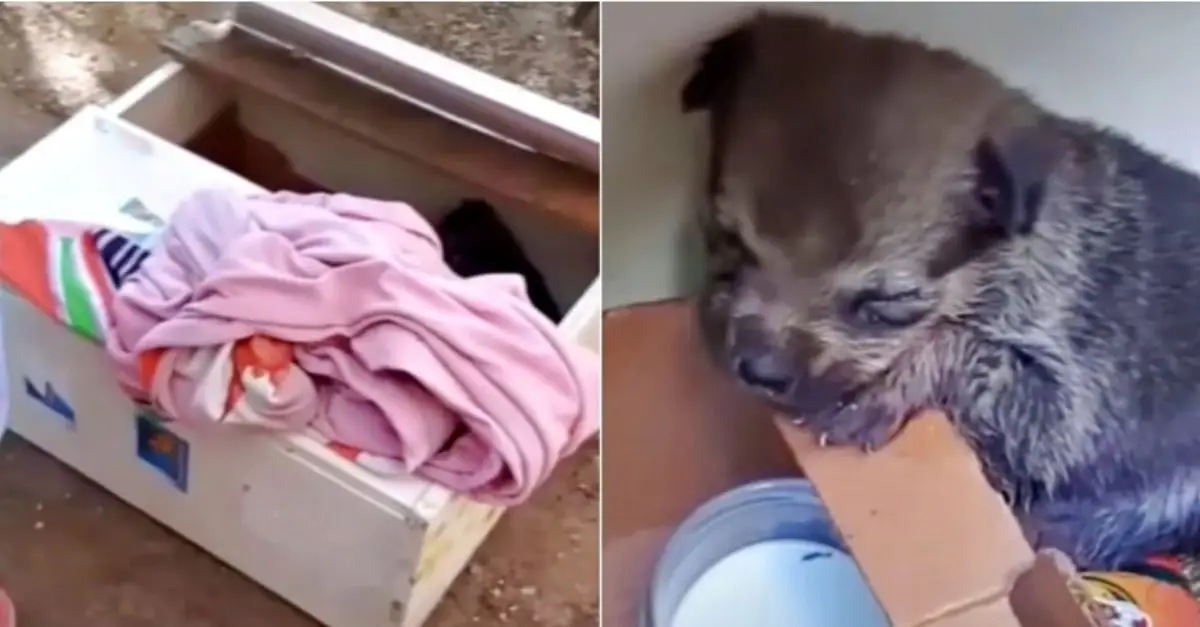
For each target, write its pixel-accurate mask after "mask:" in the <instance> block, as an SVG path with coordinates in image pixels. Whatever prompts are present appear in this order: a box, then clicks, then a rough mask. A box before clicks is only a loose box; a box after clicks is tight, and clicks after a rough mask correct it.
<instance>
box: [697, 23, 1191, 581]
mask: <svg viewBox="0 0 1200 627" xmlns="http://www.w3.org/2000/svg"><path fill="white" fill-rule="evenodd" d="M681 99H682V107H683V109H684V110H685V111H688V112H691V111H704V112H707V114H708V115H709V121H710V131H711V135H712V142H711V144H712V152H711V155H710V158H709V164H710V168H709V176H708V185H709V187H708V192H709V197H710V200H711V202H710V203H709V206H708V207H707V208H706V209H705V211H704V212H703V215H702V228H703V230H704V232H705V237H706V242H707V246H708V262H709V268H708V281H707V284H706V286H705V289H704V291H703V294H702V295H701V298H700V311H699V315H700V317H701V322H702V328H703V332H704V334H705V337H706V339H707V343H708V344H709V345H710V348H711V349H712V353H713V355H714V356H715V358H716V359H717V360H718V362H719V363H720V364H721V365H722V366H723V367H725V368H727V369H728V370H729V371H730V373H731V374H733V375H734V376H736V377H737V378H739V379H740V380H741V381H743V382H744V383H745V384H746V385H748V386H750V387H752V388H754V389H755V390H756V391H758V392H759V393H761V394H762V395H763V396H765V397H766V398H769V399H771V400H772V401H773V402H775V403H776V404H778V405H779V406H780V407H782V408H784V409H785V410H786V411H789V412H790V413H791V414H792V415H794V416H796V417H797V419H798V420H802V421H803V422H804V423H805V424H806V425H808V427H809V428H812V429H815V430H816V431H817V432H819V433H820V434H821V437H822V439H823V440H824V441H826V442H828V443H830V444H842V445H858V446H863V447H866V448H874V447H878V446H881V445H882V444H884V443H885V442H886V441H887V440H888V439H889V438H890V437H891V436H892V435H894V434H895V433H896V431H897V430H898V429H899V428H900V427H901V426H902V425H903V423H904V422H905V421H906V420H907V419H908V418H910V417H911V416H913V415H914V413H915V412H917V411H918V410H920V409H923V408H930V407H936V408H942V409H944V410H946V411H947V412H948V413H949V414H950V416H951V417H952V419H953V420H954V421H955V423H956V425H957V426H958V428H959V430H960V431H961V433H962V434H963V436H964V437H965V438H966V439H967V440H968V442H970V444H971V445H972V446H973V447H974V449H975V450H976V452H977V453H978V455H979V457H980V460H981V463H982V464H983V467H984V470H985V472H986V473H987V475H988V477H989V479H990V480H991V481H992V484H993V485H994V486H995V487H996V489H997V490H999V491H1000V492H1001V493H1003V494H1004V495H1005V496H1006V497H1007V498H1008V499H1010V501H1011V502H1012V504H1013V506H1014V508H1015V509H1016V511H1017V513H1018V515H1019V516H1020V517H1021V518H1022V520H1023V522H1024V523H1025V524H1026V525H1027V527H1028V528H1029V529H1030V531H1031V533H1032V534H1033V535H1034V536H1035V537H1036V538H1037V539H1038V542H1039V544H1041V545H1045V546H1053V547H1056V548H1059V549H1062V550H1063V551H1065V552H1067V553H1068V554H1069V555H1070V556H1071V557H1072V558H1073V559H1074V560H1075V561H1076V563H1077V564H1078V565H1080V566H1081V567H1084V568H1108V567H1115V566H1120V565H1121V564H1124V563H1126V562H1129V561H1133V560H1137V559H1139V558H1142V557H1144V556H1146V555H1147V554H1150V553H1155V552H1180V551H1195V550H1196V549H1200V180H1198V179H1197V177H1196V176H1194V175H1193V174H1191V173H1189V172H1186V171H1184V170H1183V169H1181V168H1179V167H1176V166H1174V165H1172V164H1170V163H1168V162H1167V161H1166V160H1165V159H1163V158H1161V157H1158V156H1156V155H1153V154H1151V153H1149V152H1148V151H1147V150H1145V149H1143V148H1141V147H1139V146H1138V145H1136V144H1135V143H1134V142H1133V141H1131V140H1130V139H1128V138H1125V137H1122V136H1120V135H1119V134H1117V133H1115V132H1113V131H1111V130H1107V129H1103V128H1100V127H1098V126H1096V125H1095V124H1092V123H1090V122H1087V121H1080V120H1070V119H1066V118H1063V117H1061V116H1058V115H1055V114H1053V113H1051V112H1049V111H1046V110H1045V109H1043V108H1042V107H1040V106H1039V105H1038V104H1037V103H1036V102H1034V101H1033V100H1032V99H1031V98H1030V97H1029V96H1028V95H1026V94H1024V93H1022V92H1020V91H1017V90H1015V89H1012V88H1010V87H1009V86H1007V85H1005V84H1004V83H1003V82H1002V81H1001V80H999V79H998V78H997V77H996V76H994V75H993V74H992V73H990V72H989V71H988V70H986V69H984V68H982V67H980V66H978V65H976V64H974V63H972V62H970V61H968V60H966V59H965V58H963V57H961V56H959V55H958V54H956V53H954V52H951V51H947V50H938V49H934V48H931V47H929V46H926V45H923V44H922V43H919V42H916V41H912V40H906V39H903V38H900V37H895V36H889V35H866V34H860V33H856V32H854V31H851V30H847V29H845V28H841V27H838V26H835V25H832V24H830V23H828V22H825V21H822V20H819V19H816V18H811V17H802V16H784V15H771V14H763V15H760V16H758V17H756V18H754V19H753V20H751V21H750V22H749V23H747V24H745V25H743V26H742V27H740V28H738V29H736V30H735V31H733V32H732V33H730V34H728V35H726V36H724V37H722V38H720V39H718V40H717V41H715V42H713V43H712V44H711V46H710V47H709V48H708V50H707V52H706V53H705V54H704V56H703V57H702V59H701V60H700V63H699V67H698V69H697V71H696V72H695V74H694V75H693V76H692V77H691V79H690V81H689V82H688V83H687V84H686V86H685V87H684V88H683V90H682V94H681Z"/></svg>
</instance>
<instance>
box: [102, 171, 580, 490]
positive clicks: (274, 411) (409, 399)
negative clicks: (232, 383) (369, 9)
mask: <svg viewBox="0 0 1200 627" xmlns="http://www.w3.org/2000/svg"><path fill="white" fill-rule="evenodd" d="M112 320H113V321H114V322H113V323H112V328H110V329H109V332H108V334H107V338H106V340H107V348H108V352H109V354H110V356H111V357H112V358H113V360H114V361H115V362H116V364H117V367H118V375H119V377H120V379H121V382H122V384H123V385H125V386H126V387H127V388H129V389H130V390H132V391H134V392H135V393H140V394H141V395H143V396H144V397H145V399H144V400H147V401H149V402H150V403H152V404H153V405H155V406H156V407H158V408H160V409H161V410H163V411H164V413H165V414H167V415H168V416H170V417H172V418H175V419H179V420H200V421H214V420H222V419H223V418H222V417H221V412H216V413H214V412H213V411H212V405H213V404H214V403H213V399H212V398H211V397H212V396H213V395H214V394H219V395H220V396H221V399H220V401H221V402H222V403H223V404H224V405H223V407H224V409H223V410H222V411H229V412H230V413H237V412H238V411H241V412H243V413H246V412H249V413H251V414H254V415H255V416H259V417H260V418H258V419H257V420H260V421H262V418H261V416H266V419H265V421H266V422H272V421H274V422H276V425H277V426H280V427H284V428H303V427H304V426H306V425H311V426H313V427H315V428H316V429H317V430H318V431H319V432H320V433H321V434H322V435H324V436H325V437H327V438H329V439H330V440H333V441H334V442H336V443H340V444H342V445H345V446H349V447H354V448H356V449H359V450H361V451H365V452H366V453H368V454H370V455H372V456H373V457H374V458H376V459H385V460H395V461H396V462H397V466H398V467H400V468H402V469H404V470H407V471H409V472H412V473H413V474H415V475H418V476H421V477H425V478H427V479H430V480H432V481H435V482H438V483H441V484H444V485H446V486H448V487H450V488H451V489H454V490H457V491H460V492H465V493H468V494H470V495H471V496H473V497H475V498H478V499H481V500H485V501H489V502H494V503H500V504H511V503H516V502H520V501H522V500H524V499H526V498H527V497H528V496H529V495H530V493H531V492H532V491H533V490H534V489H535V488H536V487H537V486H538V485H540V484H541V483H542V482H543V481H544V480H545V479H546V478H547V477H548V475H549V473H550V472H551V470H552V469H553V467H554V465H555V464H556V462H558V461H559V460H560V459H561V458H562V457H564V456H566V455H568V454H570V453H572V452H574V450H575V449H576V448H577V447H578V446H579V445H580V444H581V443H582V442H583V441H584V440H586V439H587V438H588V437H590V436H591V435H593V434H594V433H595V432H596V430H597V428H598V409H599V407H598V405H599V399H598V383H599V371H598V366H597V363H596V361H597V360H596V358H595V356H594V355H593V354H591V353H590V352H588V351H586V350H584V349H583V348H581V347H578V346H577V345H575V344H574V343H573V342H571V341H569V340H567V339H566V338H563V337H562V336H561V334H560V332H559V330H558V329H557V328H556V327H555V325H554V324H553V323H552V322H551V321H550V320H548V319H546V318H545V317H544V316H542V315H541V314H540V313H539V312H538V311H537V310H535V309H534V308H533V306H532V305H531V304H530V303H529V301H528V299H527V297H526V296H525V293H524V289H523V283H522V279H521V278H520V277H519V276H515V275H490V276H480V277H474V278H467V279H464V278H461V277H459V276H457V275H456V274H454V273H453V272H452V271H451V270H450V269H449V268H448V267H447V266H446V265H445V264H444V263H443V262H442V254H441V244H440V242H439V240H438V237H437V235H436V233H435V232H434V231H433V229H432V228H431V227H430V226H429V224H428V223H427V222H426V221H425V220H424V219H423V218H422V217H421V216H420V215H419V214H418V213H417V212H416V211H414V210H413V209H412V208H411V207H409V206H407V205H404V204H401V203H386V202H381V201H374V200H367V199H363V198H355V197H351V196H345V195H323V194H318V195H305V196H302V195H297V194H290V193H277V194H271V195H264V196H260V197H253V198H243V197H240V196H233V195H228V194H224V193H220V192H202V193H198V194H196V195H195V196H194V197H192V198H191V199H190V200H188V201H186V202H185V203H184V204H183V205H182V206H181V207H180V208H179V209H178V210H177V211H176V212H175V214H174V216H173V218H172V220H171V222H170V224H169V225H168V226H167V227H166V229H165V231H164V232H163V233H162V235H161V239H160V240H159V242H158V244H157V245H156V247H155V248H154V251H153V253H152V254H151V255H150V256H149V258H148V259H146V261H145V262H144V264H143V265H142V267H141V270H140V271H139V272H137V273H136V274H135V275H134V276H133V277H132V278H130V279H129V280H128V282H126V283H125V284H124V285H123V286H121V288H120V291H119V292H118V293H117V297H116V300H115V302H114V304H113V312H112ZM260 339H262V340H263V341H259V340H260ZM251 340H254V341H253V342H251ZM251 344H253V346H262V347H264V348H265V350H266V351H267V353H268V354H269V355H271V356H274V357H278V356H280V355H283V358H284V359H287V358H290V361H288V364H287V365H288V368H290V370H291V371H290V372H287V373H285V374H284V375H281V378H283V379H287V378H288V377H289V376H290V377H291V382H290V383H288V384H284V385H279V386H276V387H264V385H269V384H270V383H271V381H266V383H263V382H262V381H259V380H258V379H257V378H255V376H253V374H252V373H249V372H248V371H247V372H246V373H242V374H238V373H232V375H231V374H230V372H228V367H227V366H226V365H224V364H227V363H235V362H236V359H226V358H227V357H229V356H231V355H232V356H233V357H234V358H236V357H237V355H242V354H248V353H253V352H254V351H255V350H256V349H255V348H252V347H251V348H248V346H250V345H251ZM278 346H284V347H285V349H279V348H278ZM239 351H241V352H239ZM147 355H154V358H153V359H148V358H147ZM218 358H220V359H218ZM218 366H219V367H218ZM147 368H150V370H151V372H147V371H146V370H147ZM214 373H217V374H221V373H224V375H225V376H224V378H225V379H230V378H231V377H232V379H233V380H236V381H238V382H239V383H238V386H239V391H238V394H239V396H238V398H232V397H230V398H225V391H224V388H223V387H220V386H219V385H218V384H217V383H214V381H217V382H218V383H221V384H223V383H224V381H218V379H216V378H214ZM276 383H278V381H276ZM219 387H220V391H219V392H216V390H218V388H219ZM206 390H207V391H206ZM264 390H265V391H264ZM243 394H245V395H246V400H243V399H242V398H241V395H243ZM283 397H286V398H283ZM252 399H258V400H257V401H255V403H257V405H255V403H251V402H250V400H252ZM218 404H220V403H218ZM235 405H241V406H250V409H249V410H247V409H246V408H245V407H242V409H237V411H234V410H232V409H231V408H235ZM268 405H269V407H267V406H268ZM235 409H236V408H235ZM251 410H253V411H251ZM244 422H248V423H254V422H255V420H246V421H244ZM385 466H386V465H385Z"/></svg>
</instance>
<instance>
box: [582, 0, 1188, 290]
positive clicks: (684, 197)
mask: <svg viewBox="0 0 1200 627" xmlns="http://www.w3.org/2000/svg"><path fill="white" fill-rule="evenodd" d="M772 5H773V6H774V7H776V8H780V7H788V8H792V9H797V10H805V11H814V12H818V13H821V14H824V15H826V16H829V17H831V18H834V19H837V20H842V21H844V22H846V23H848V24H850V25H853V26H857V27H860V28H866V29H881V30H882V29H890V30H896V31H900V32H903V33H906V34H909V35H915V36H918V37H921V38H922V39H925V40H926V41H928V42H930V43H933V44H937V45H943V46H951V47H955V48H958V49H959V50H960V51H962V52H964V53H966V54H967V55H968V56H970V57H972V58H974V59H975V60H976V61H979V62H981V63H983V64H985V65H987V66H989V67H991V68H992V69H993V70H995V71H996V72H998V73H999V74H1000V75H1001V76H1003V77H1004V78H1006V79H1007V80H1008V81H1009V82H1010V83H1012V84H1014V85H1016V86H1018V87H1022V88H1024V89H1027V90H1029V91H1030V92H1031V93H1033V94H1034V95H1035V96H1036V97H1037V98H1038V99H1039V100H1040V101H1041V102H1042V103H1043V104H1044V105H1046V106H1048V107H1049V108H1051V109H1053V110H1056V111H1058V112H1060V113H1064V114H1067V115H1071V116H1082V117H1089V118H1092V119H1095V120H1098V121H1100V122H1103V123H1106V124H1108V125H1111V126H1114V127H1116V128H1119V129H1121V130H1124V131H1126V132H1129V133H1131V134H1133V135H1134V136H1135V137H1137V138H1138V139H1140V140H1141V141H1142V142H1143V143H1145V144H1147V145H1148V146H1149V147H1151V148H1152V149H1155V150H1157V151H1160V152H1162V153H1165V154H1167V155H1168V156H1170V157H1173V158H1175V159H1177V160H1180V161H1181V162H1183V163H1184V164H1185V165H1188V166H1189V167H1191V168H1192V169H1194V170H1197V171H1200V4H1194V3H1170V4H1166V3H1121V4H1112V3H1055V4H1041V3H1036V4H1035V3H1004V4H1001V3H996V4H990V3H989V4H976V3H922V4H910V3H902V2H896V3H826V4H807V3H786V4H784V3H772ZM753 10H755V5H753V4H731V3H716V2H714V3H702V4H701V3H644V4H643V3H624V2H621V3H605V4H604V5H603V12H604V13H603V41H602V46H603V48H602V49H603V70H602V71H603V92H602V95H603V108H602V117H603V168H604V170H603V185H604V188H603V193H604V197H603V201H604V208H603V210H604V232H603V237H604V242H603V251H604V252H603V273H604V275H603V276H604V302H605V306H606V307H613V306H620V305H623V304H628V303H632V302H639V301H646V300H656V299H660V298H665V297H669V296H675V295H679V294H682V293H686V292H688V291H690V289H691V288H692V287H694V283H695V279H696V275H697V272H696V270H697V269H698V268H697V261H696V251H697V246H696V243H695V240H694V233H692V232H691V231H690V229H691V224H692V222H691V220H692V218H691V212H692V207H693V206H694V204H693V203H694V202H695V200H694V199H695V198H696V195H697V188H698V184H699V180H700V177H699V175H700V172H701V166H702V164H703V156H704V155H703V142H704V133H703V120H701V119H697V118H699V117H700V116H692V119H685V118H684V117H683V116H682V115H681V114H680V113H679V108H678V90H679V88H680V87H681V86H682V84H683V82H684V81H685V80H686V78H687V75H688V72H689V71H690V70H691V69H692V67H693V62H694V60H695V56H696V54H697V52H698V50H699V47H700V46H701V45H702V44H703V43H704V42H706V41H707V40H708V39H710V38H711V37H713V36H714V35H716V34H718V33H720V32H722V31H724V30H725V29H726V28H728V26H729V25H731V24H733V23H735V22H737V21H738V18H739V16H742V15H745V14H747V13H749V12H751V11H753ZM796 62H797V63H804V62H805V60H804V59H797V60H796ZM812 62H813V63H820V60H819V59H814V60H812Z"/></svg>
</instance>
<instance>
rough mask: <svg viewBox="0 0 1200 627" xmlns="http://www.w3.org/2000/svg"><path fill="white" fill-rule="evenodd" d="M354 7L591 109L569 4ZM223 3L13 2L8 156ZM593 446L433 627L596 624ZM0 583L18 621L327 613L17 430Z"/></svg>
mask: <svg viewBox="0 0 1200 627" xmlns="http://www.w3.org/2000/svg"><path fill="white" fill-rule="evenodd" d="M356 5H359V3H352V4H351V5H348V6H346V7H345V8H344V10H346V11H347V12H350V13H352V14H355V15H357V16H361V17H364V18H365V19H369V20H372V21H376V22H378V23H380V24H382V25H383V26H384V27H387V28H389V29H390V30H395V31H398V32H401V33H402V34H404V35H405V36H407V37H410V38H412V39H414V40H417V41H419V42H420V43H422V44H424V45H427V46H431V47H434V48H438V49H440V50H442V51H443V52H445V53H447V54H449V55H450V56H453V57H455V58H458V59H460V60H462V61H465V62H468V63H472V64H475V65H477V66H479V67H481V68H482V69H485V70H488V71H492V72H495V73H497V74H499V75H501V76H504V77H505V78H509V79H511V80H516V81H518V82H522V83H524V84H526V85H527V86H529V87H530V88H532V89H535V90H539V91H542V92H543V93H546V94H547V95H550V96H551V97H554V98H556V99H558V100H560V101H562V102H566V103H568V104H571V105H573V106H577V107H579V108H582V109H585V110H589V111H593V112H594V111H595V110H596V102H597V99H596V71H597V68H598V65H597V62H596V54H595V50H594V47H590V46H589V45H588V44H586V43H581V42H580V41H578V39H577V38H575V37H574V36H573V35H571V34H569V33H566V32H565V31H564V24H565V19H566V15H567V14H568V13H569V7H567V6H565V5H558V6H551V5H545V4H536V3H522V4H516V3H512V4H506V5H504V6H496V5H487V4H486V3H469V4H458V5H440V8H439V6H434V5H423V6H422V5H419V4H417V3H404V4H403V6H402V5H401V3H393V4H391V6H382V5H372V6H371V7H365V6H356ZM215 10H218V7H215V6H204V5H197V4H171V3H156V4H137V5H134V4H88V5H74V4H57V5H35V4H24V3H3V4H0V162H2V161H6V160H7V159H9V158H11V157H12V156H14V155H15V154H16V153H18V152H19V151H20V150H22V149H23V148H24V147H26V146H28V145H29V144H30V143H32V142H33V141H35V140H36V139H37V138H38V137H40V136H41V135H42V134H44V133H45V132H47V131H48V130H50V129H51V128H53V126H54V125H55V124H57V123H58V121H59V120H61V119H62V117H63V116H66V115H69V114H70V113H72V112H73V111H75V110H77V109H78V108H79V107H80V106H82V105H84V104H87V103H103V102H106V101H107V100H109V99H111V98H112V97H113V96H115V95H116V94H119V93H120V92H121V91H122V90H124V89H126V88H127V87H129V86H130V85H132V84H133V83H134V82H135V81H136V80H137V79H138V78H140V77H141V76H142V75H144V74H145V73H146V72H148V71H150V70H151V69H153V68H154V67H155V66H156V65H157V64H158V63H159V62H160V61H161V57H160V56H159V54H158V53H157V50H156V48H155V44H154V42H155V39H156V38H157V36H158V35H159V34H161V33H162V32H163V31H164V30H165V29H167V28H169V27H171V26H173V25H175V24H178V23H181V22H182V21H184V20H186V19H188V17H189V16H195V15H199V14H208V13H212V12H214V11H215ZM598 455H599V454H598V447H597V446H596V445H594V444H593V445H591V446H588V447H585V449H584V450H583V451H581V452H580V453H579V454H577V455H576V456H575V457H573V458H572V459H571V460H568V461H567V462H566V463H564V464H563V465H562V467H561V468H560V469H559V470H558V472H557V473H556V475H555V477H554V478H553V479H552V481H551V482H550V483H549V484H548V485H546V486H545V487H544V488H543V489H542V490H541V491H540V493H539V494H538V495H537V496H536V497H535V498H534V500H533V501H532V502H530V503H528V504H526V505H523V506H521V507H517V508H514V509H513V510H511V511H510V512H509V513H508V514H507V515H506V516H505V518H504V519H503V520H502V522H501V523H500V525H499V526H498V528H497V530H496V532H495V534H494V535H493V536H492V537H491V538H490V539H489V540H488V542H487V543H486V544H485V546H484V547H483V548H482V550H481V551H480V553H479V554H478V555H477V556H476V558H475V560H474V561H473V562H472V564H471V565H470V566H469V568H468V569H467V571H466V572H465V573H464V574H463V576H462V577H461V578H460V579H459V580H458V581H457V582H456V583H455V585H454V587H453V588H452V590H451V592H450V594H449V596H448V597H447V599H446V600H445V602H443V604H442V606H441V607H440V608H439V609H438V610H437V612H436V613H435V615H434V617H433V619H432V620H431V621H430V623H428V624H429V625H431V626H432V627H463V626H465V625H470V624H483V625H497V624H513V625H547V626H551V627H583V626H588V625H597V624H598V619H597V614H598V607H597V602H596V599H597V596H598V578H597V571H598V567H599V563H598V546H597V545H598V532H597V516H598V483H599V474H598V470H597V468H598ZM0 586H3V587H5V588H7V589H8V590H10V591H11V593H12V595H13V596H14V597H15V599H16V600H17V604H18V610H19V613H20V615H21V616H20V623H21V625H22V627H75V626H77V625H82V624H88V625H95V626H97V627H107V626H111V627H118V626H120V627H151V626H154V627H161V626H164V625H166V626H170V627H192V626H195V627H200V626H212V627H216V626H226V625H246V624H268V625H273V626H274V627H301V626H305V627H307V626H310V625H314V624H315V623H314V622H313V621H312V620H311V619H309V618H307V617H305V616H303V615H301V614H300V613H299V612H298V611H297V610H295V609H294V608H292V607H291V606H289V605H287V604H285V603H283V602H282V601H280V600H278V599H277V598H276V597H274V596H273V595H271V594H270V593H267V592H265V591H264V590H262V589H260V588H258V587H257V586H256V585H255V584H253V583H252V582H250V581H249V580H247V579H246V578H244V577H242V576H241V575H240V574H238V573H236V572H234V571H232V570H231V569H229V568H227V567H225V566H224V565H223V564H221V563H219V562H217V561H215V560H214V559H212V558H210V557H209V556H208V555H207V554H205V553H203V552H202V551H200V550H199V549H197V548H196V547H194V546H192V545H191V544H189V543H187V542H185V541H183V540H181V539H180V538H179V537H177V536H175V535H174V534H173V533H171V532H170V531H168V530H166V529H164V528H162V527H160V526H159V525H157V524H156V523H155V522H154V521H152V520H151V519H149V518H147V517H146V516H144V515H142V514H141V513H140V512H138V511H137V510H134V509H132V508H130V507H129V506H127V505H125V504H124V503H122V502H121V501H119V500H117V499H116V498H115V497H113V496H112V495H110V494H108V493H107V492H105V491H104V490H102V489H100V488H98V487H97V486H95V485H94V484H92V483H90V482H89V481H87V480H86V479H84V478H82V477H80V476H79V475H77V474H76V473H74V472H73V471H71V470H69V469H67V468H66V467H64V466H62V465H61V464H59V463H58V462H56V461H54V460H53V459H51V458H49V457H47V456H46V455H44V454H42V453H41V452H39V451H37V450H36V449H34V448H33V447H31V446H30V445H28V444H26V443H24V442H23V441H21V440H20V439H19V438H17V437H15V436H12V435H11V434H10V435H9V436H7V437H5V438H4V440H3V443H2V444H0Z"/></svg>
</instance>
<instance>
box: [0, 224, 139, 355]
mask: <svg viewBox="0 0 1200 627" xmlns="http://www.w3.org/2000/svg"><path fill="white" fill-rule="evenodd" d="M148 256H149V251H148V250H146V248H145V246H144V245H143V240H142V238H140V237H138V236H133V235H127V234H124V233H118V232H116V231H111V230H109V229H103V228H95V229H89V228H80V227H78V226H76V225H67V224H58V223H51V222H43V221H39V220H26V221H23V222H18V223H16V224H0V281H2V282H3V284H4V286H5V287H6V288H7V289H8V290H9V291H10V292H13V293H14V294H15V295H16V296H19V297H21V298H22V299H24V300H25V301H27V302H29V303H30V304H32V305H33V306H34V307H36V308H37V309H39V310H40V311H41V312H42V313H44V314H46V315H47V316H50V317H51V318H53V319H54V320H57V321H59V322H61V323H63V324H65V325H66V326H67V327H68V328H70V329H71V330H73V331H75V332H76V333H79V334H80V335H82V336H84V337H86V338H88V339H91V340H94V341H103V339H104V330H105V329H106V328H107V326H108V322H109V313H108V312H109V310H110V308H111V306H112V298H113V294H114V293H115V292H116V290H117V288H119V287H120V286H121V284H122V283H124V282H125V281H126V280H127V279H128V278H129V277H130V276H131V275H132V274H133V273H134V272H136V271H137V270H138V268H139V267H141V264H142V263H143V262H144V261H145V260H146V257H148Z"/></svg>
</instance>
